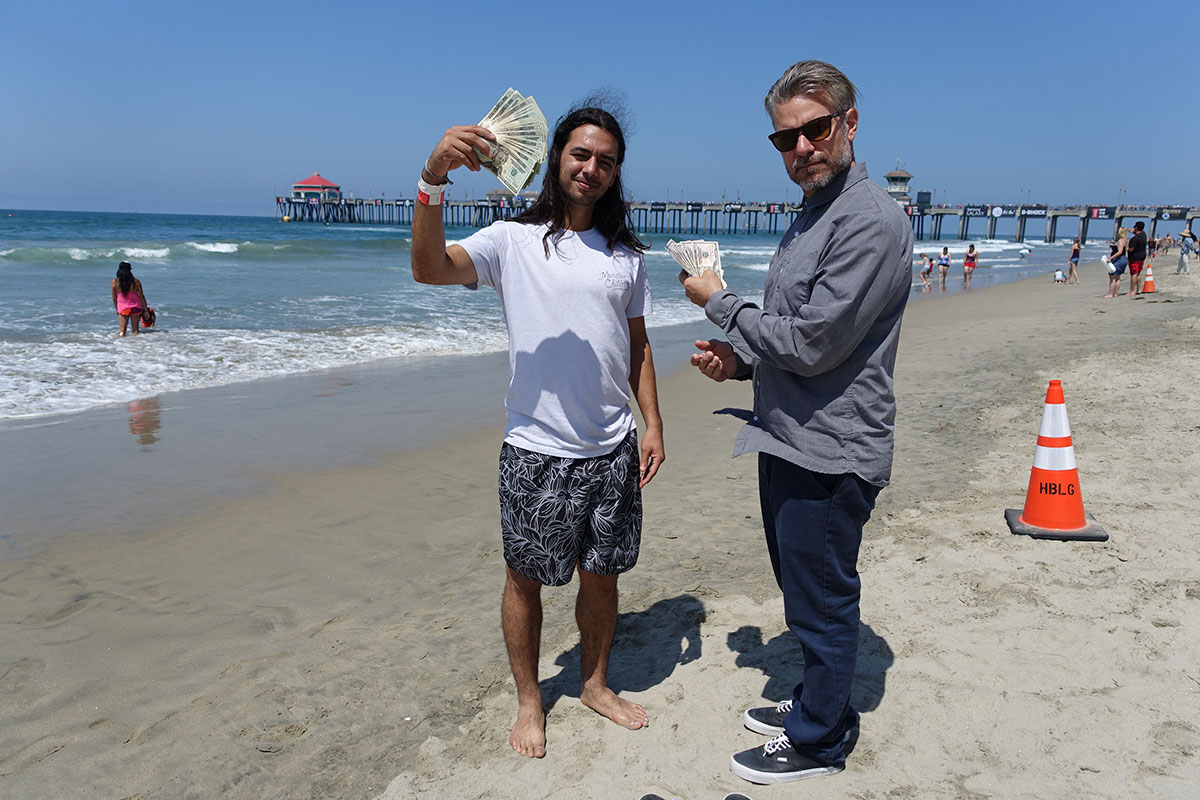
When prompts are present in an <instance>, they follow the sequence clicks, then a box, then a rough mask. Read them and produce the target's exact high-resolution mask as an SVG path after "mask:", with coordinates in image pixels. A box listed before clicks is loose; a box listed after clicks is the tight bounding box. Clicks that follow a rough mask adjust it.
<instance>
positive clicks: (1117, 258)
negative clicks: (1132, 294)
mask: <svg viewBox="0 0 1200 800" xmlns="http://www.w3.org/2000/svg"><path fill="white" fill-rule="evenodd" d="M1128 240H1129V229H1128V228H1121V229H1120V230H1118V231H1117V239H1116V241H1114V242H1113V243H1112V244H1111V245H1110V246H1109V249H1110V252H1109V256H1108V294H1106V295H1104V296H1105V297H1116V296H1117V295H1118V294H1119V293H1120V291H1121V276H1122V275H1124V274H1125V266H1126V265H1127V264H1128V263H1129V258H1128V257H1127V256H1126V255H1125V253H1126V249H1127V246H1128Z"/></svg>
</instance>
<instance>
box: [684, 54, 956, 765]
mask: <svg viewBox="0 0 1200 800" xmlns="http://www.w3.org/2000/svg"><path fill="white" fill-rule="evenodd" d="M855 94H856V89H855V87H854V85H853V84H852V83H851V82H850V80H849V79H848V78H847V77H846V76H845V75H844V74H842V72H841V71H839V70H838V69H837V68H835V67H833V66H831V65H829V64H826V63H824V62H821V61H801V62H799V63H797V64H794V65H793V66H791V67H789V68H788V70H787V71H786V72H784V74H783V76H782V77H780V78H779V80H778V81H776V83H775V84H774V85H773V86H772V87H771V89H770V91H769V92H768V93H767V96H766V100H765V105H766V109H767V114H768V115H769V116H770V118H771V123H772V125H773V126H774V129H775V132H774V133H772V134H771V135H770V137H769V138H770V140H771V143H772V144H773V145H774V146H775V148H776V149H777V150H779V151H780V153H781V154H782V157H783V166H784V168H785V169H786V171H787V174H788V176H789V177H790V178H791V179H792V180H793V181H795V182H796V183H797V184H799V186H800V188H801V189H802V190H803V192H804V202H803V205H802V206H801V208H800V213H799V215H798V216H797V217H796V220H795V221H794V222H793V223H792V225H791V227H790V228H788V230H787V233H785V234H784V237H783V241H782V243H781V244H780V245H779V248H778V249H777V250H776V251H775V255H774V257H772V259H771V263H770V266H769V268H768V272H767V278H766V290H765V294H764V298H763V305H762V307H761V308H760V307H758V306H756V305H755V304H753V303H751V302H750V301H748V300H746V299H745V298H743V297H740V296H739V295H737V294H735V293H734V292H732V291H728V290H723V289H722V288H721V281H720V279H719V278H717V276H716V275H713V274H711V273H710V272H705V273H703V274H702V275H700V276H698V277H688V276H687V274H686V273H681V274H680V276H679V277H680V280H681V281H682V282H683V285H684V290H685V292H686V294H687V298H688V299H689V300H691V301H692V302H693V303H695V304H696V305H698V306H700V307H702V308H703V309H704V313H705V315H706V316H707V317H708V319H709V320H710V321H712V322H713V323H715V324H716V325H717V326H719V327H720V328H721V329H722V330H723V331H725V333H726V334H727V335H728V336H729V341H722V340H717V339H713V340H706V341H697V342H696V347H697V349H698V350H699V351H700V352H698V353H696V354H693V355H692V357H691V363H692V364H693V365H694V366H695V367H697V368H698V369H699V371H700V372H701V373H702V374H703V375H705V376H707V377H708V378H711V379H712V380H714V381H725V380H729V379H753V382H754V411H753V416H752V417H751V418H750V421H749V422H748V423H747V424H746V426H745V427H743V428H742V430H741V431H740V432H739V433H738V436H737V443H736V444H735V445H734V455H735V456H737V455H740V454H743V453H749V452H757V453H758V480H759V502H760V508H761V511H762V517H763V527H764V529H765V532H766V539H767V552H768V554H769V556H770V560H771V567H772V569H773V571H774V573H775V580H776V582H777V583H778V584H779V587H780V589H781V590H782V592H783V606H784V616H785V619H786V622H787V625H788V627H789V628H790V629H791V631H792V633H793V634H794V635H795V636H796V638H797V639H798V640H799V642H800V646H801V649H802V651H803V654H804V679H803V682H802V683H801V684H799V685H797V686H796V687H795V690H794V692H793V693H792V697H791V698H788V699H786V700H784V701H783V702H781V703H780V704H779V705H777V706H772V707H769V708H752V709H750V710H749V711H747V712H746V713H745V715H744V716H743V723H744V724H745V725H746V727H748V728H750V729H751V730H753V731H756V732H758V733H763V734H768V735H772V736H774V738H773V739H771V740H770V741H769V742H767V743H766V744H765V745H763V746H759V747H755V748H752V749H750V750H745V751H743V752H740V753H735V754H734V755H733V756H732V757H731V760H730V769H731V770H732V771H733V773H734V774H735V775H738V776H739V777H741V778H744V779H746V780H749V781H752V782H755V783H780V782H783V781H791V780H798V779H800V778H808V777H812V776H817V775H829V774H833V773H835V772H840V771H841V770H842V769H843V768H844V765H845V760H846V752H845V742H846V741H847V739H848V738H849V736H850V735H851V732H852V730H853V729H854V728H855V727H856V725H857V719H858V716H857V714H856V712H855V711H854V710H853V709H852V708H851V707H850V695H851V689H852V686H853V682H854V669H855V662H856V659H857V656H858V636H859V596H860V583H859V575H858V568H857V564H858V551H859V545H860V543H861V541H862V530H863V526H864V525H865V524H866V522H867V520H868V519H869V518H870V516H871V511H872V509H873V508H874V506H875V498H876V496H877V495H878V493H879V491H880V489H881V488H882V487H883V486H885V485H886V484H887V483H888V481H889V479H890V477H891V467H892V448H893V443H892V440H893V428H894V425H895V418H896V401H895V396H894V394H893V382H892V376H893V371H894V366H895V362H896V348H897V344H898V342H899V339H900V319H901V316H902V314H903V312H904V306H905V303H906V302H907V300H908V296H909V285H910V283H911V277H910V276H911V271H910V270H911V267H910V265H911V264H912V252H913V232H912V225H911V224H910V223H909V220H908V218H907V217H906V216H905V215H904V212H903V211H901V210H900V207H899V206H898V205H897V204H896V202H895V201H894V200H892V199H891V198H890V197H888V195H887V194H886V193H885V192H884V191H883V189H882V188H881V187H879V186H878V185H876V184H875V183H873V182H872V181H870V180H868V178H867V170H866V167H865V166H863V165H862V164H857V163H855V161H854V140H855V138H856V136H857V135H858V130H859V127H858V124H859V113H858V109H857V108H855ZM945 252H946V251H945V250H943V253H945Z"/></svg>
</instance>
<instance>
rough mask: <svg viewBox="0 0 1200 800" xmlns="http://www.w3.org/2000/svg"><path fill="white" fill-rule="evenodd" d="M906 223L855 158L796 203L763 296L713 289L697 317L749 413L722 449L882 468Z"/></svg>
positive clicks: (907, 261) (905, 285)
mask: <svg viewBox="0 0 1200 800" xmlns="http://www.w3.org/2000/svg"><path fill="white" fill-rule="evenodd" d="M912 250H913V235H912V225H911V223H910V221H909V219H908V217H907V216H906V215H905V213H904V212H903V211H902V210H901V209H900V207H899V206H898V205H897V204H896V201H895V200H893V199H892V198H890V197H889V196H888V195H887V193H886V192H884V191H883V189H882V188H880V187H879V186H877V185H876V184H874V183H872V182H871V181H869V180H867V169H866V167H865V166H863V165H861V164H855V165H853V166H851V167H850V168H849V169H848V170H846V171H845V172H843V173H841V174H840V175H838V176H837V177H836V178H835V179H834V180H833V181H832V182H831V183H830V184H829V185H828V186H826V187H824V188H823V189H819V190H817V191H816V192H815V193H814V194H813V196H812V197H808V198H805V201H804V206H803V208H802V210H801V212H800V215H799V216H798V217H797V218H796V221H795V222H794V223H793V224H792V226H791V227H790V228H788V231H787V233H786V234H784V237H783V241H782V242H780V244H779V248H778V249H777V250H776V251H775V255H774V257H772V259H771V266H770V269H769V270H768V271H767V283H766V288H765V293H764V297H763V308H761V309H760V308H758V307H757V306H755V305H754V304H753V303H750V302H747V301H746V300H744V299H742V298H741V297H738V296H737V295H736V294H734V293H733V292H718V293H717V294H715V295H713V296H712V297H711V298H710V299H709V301H708V304H707V305H706V306H705V309H704V310H705V313H706V314H707V315H708V318H709V319H711V320H712V321H713V322H715V323H716V324H717V325H719V326H721V329H722V330H724V331H725V332H726V333H727V334H729V338H730V343H731V344H733V346H734V348H735V349H736V350H737V353H738V359H739V362H740V363H739V365H738V372H737V373H736V374H735V377H738V378H747V377H751V376H753V379H754V418H753V419H752V420H751V421H750V422H749V423H748V424H747V425H746V426H745V427H744V428H742V430H741V432H740V433H739V434H738V437H737V442H736V443H735V444H734V449H733V454H734V455H735V456H739V455H741V454H742V453H747V452H756V451H757V452H763V453H770V454H772V455H775V456H778V457H779V458H783V459H786V460H787V461H790V462H792V463H794V464H798V465H799V466H801V467H804V468H806V469H810V470H812V471H814V472H823V473H827V474H841V473H846V472H853V473H855V474H856V475H858V476H859V477H861V478H862V479H863V480H865V481H867V482H868V483H872V484H874V485H876V486H885V485H887V482H888V481H889V480H890V478H891V474H892V449H893V440H892V431H893V428H894V426H895V420H896V397H895V394H894V393H893V390H892V375H893V372H894V369H895V364H896V346H897V344H898V343H899V340H900V317H901V315H902V314H903V313H904V305H905V303H906V302H907V301H908V295H909V292H910V290H911V284H912Z"/></svg>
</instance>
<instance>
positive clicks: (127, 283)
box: [111, 261, 149, 336]
mask: <svg viewBox="0 0 1200 800" xmlns="http://www.w3.org/2000/svg"><path fill="white" fill-rule="evenodd" d="M111 286H112V303H113V308H115V309H116V310H117V317H118V318H119V319H120V321H121V332H120V333H118V334H117V336H124V335H125V331H126V330H127V329H128V328H129V323H130V321H131V320H132V321H133V335H134V336H137V335H138V334H139V333H141V332H142V331H141V327H142V312H143V311H145V310H146V309H147V308H149V306H148V305H147V304H146V295H145V293H144V292H142V282H141V281H139V280H138V279H137V278H135V277H133V265H132V264H130V263H129V262H128V261H122V262H121V263H120V264H118V265H117V277H115V278H113V279H112V284H111Z"/></svg>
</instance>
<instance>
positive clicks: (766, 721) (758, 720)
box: [742, 700, 792, 736]
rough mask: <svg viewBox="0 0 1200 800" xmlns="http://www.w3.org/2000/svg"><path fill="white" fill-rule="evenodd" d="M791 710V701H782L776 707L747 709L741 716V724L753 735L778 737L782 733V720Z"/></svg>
mask: <svg viewBox="0 0 1200 800" xmlns="http://www.w3.org/2000/svg"><path fill="white" fill-rule="evenodd" d="M791 710H792V701H791V700H784V701H783V702H782V703H780V704H779V705H777V706H766V707H763V708H748V709H746V713H744V714H742V724H743V725H745V726H746V727H747V728H749V729H750V730H752V731H754V732H755V733H761V734H763V735H764V736H778V735H779V734H781V733H783V718H784V717H786V716H787V715H788V712H789V711H791Z"/></svg>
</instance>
